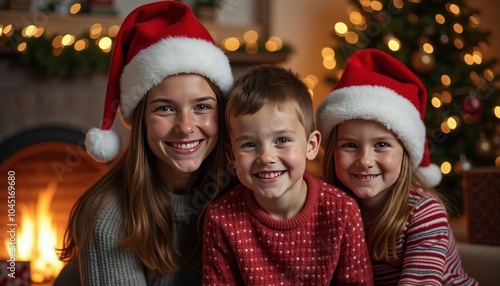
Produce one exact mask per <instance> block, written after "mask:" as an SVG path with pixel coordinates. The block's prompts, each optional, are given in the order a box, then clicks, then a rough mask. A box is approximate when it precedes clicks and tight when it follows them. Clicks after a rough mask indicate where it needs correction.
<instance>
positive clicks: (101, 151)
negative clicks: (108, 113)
mask: <svg viewBox="0 0 500 286" xmlns="http://www.w3.org/2000/svg"><path fill="white" fill-rule="evenodd" d="M85 147H86V148H87V153H88V154H89V155H90V156H91V157H92V158H94V160H96V161H98V162H102V163H105V162H108V161H111V160H113V159H114V158H116V156H118V153H120V139H119V138H118V135H116V133H115V132H114V131H112V130H102V129H99V128H91V129H90V130H89V131H88V132H87V136H85Z"/></svg>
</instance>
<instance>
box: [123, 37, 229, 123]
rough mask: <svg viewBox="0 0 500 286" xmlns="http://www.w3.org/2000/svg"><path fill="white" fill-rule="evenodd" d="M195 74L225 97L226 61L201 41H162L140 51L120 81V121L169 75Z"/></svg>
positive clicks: (125, 118) (127, 118)
mask: <svg viewBox="0 0 500 286" xmlns="http://www.w3.org/2000/svg"><path fill="white" fill-rule="evenodd" d="M180 73H195V74H199V75H202V76H205V77H207V78H208V79H210V80H212V81H213V82H214V83H215V84H216V85H217V86H218V87H219V88H220V89H221V91H222V92H223V93H224V94H226V93H228V92H229V90H230V88H231V87H232V84H233V74H232V71H231V66H230V65H229V60H228V58H227V57H226V55H225V54H224V52H223V51H222V50H220V49H219V48H218V47H217V46H215V45H214V44H212V43H211V42H208V41H206V40H202V39H194V38H187V37H176V38H166V39H162V40H160V41H159V42H157V43H155V44H153V45H151V46H149V47H147V48H145V49H143V50H141V51H140V52H139V53H138V54H137V55H136V56H135V57H134V58H132V59H131V60H130V62H129V63H128V64H127V65H126V66H125V67H124V69H123V72H122V75H121V79H120V88H121V95H120V102H121V104H120V108H121V113H120V114H121V116H122V119H124V121H125V122H126V123H129V124H130V116H131V115H132V112H133V110H134V109H135V107H136V106H137V104H138V103H139V101H140V100H141V99H142V98H143V97H144V96H145V95H146V93H147V92H148V91H149V90H150V89H151V88H153V87H154V86H156V85H158V84H160V83H161V82H162V80H163V79H164V78H165V77H167V76H171V75H176V74H180Z"/></svg>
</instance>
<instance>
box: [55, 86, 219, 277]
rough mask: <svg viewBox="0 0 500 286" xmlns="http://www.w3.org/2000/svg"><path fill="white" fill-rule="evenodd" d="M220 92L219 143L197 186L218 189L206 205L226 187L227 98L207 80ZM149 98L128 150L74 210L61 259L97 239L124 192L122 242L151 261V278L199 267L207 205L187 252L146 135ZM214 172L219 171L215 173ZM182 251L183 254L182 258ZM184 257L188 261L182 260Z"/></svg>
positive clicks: (136, 114)
mask: <svg viewBox="0 0 500 286" xmlns="http://www.w3.org/2000/svg"><path fill="white" fill-rule="evenodd" d="M207 81H208V83H209V85H210V87H211V88H212V90H214V92H215V94H216V96H217V99H218V100H217V108H218V128H219V136H218V143H217V145H216V147H215V149H214V150H213V151H212V153H211V154H210V155H209V156H208V157H207V158H206V159H205V160H204V162H203V164H202V166H201V167H200V169H199V170H198V174H200V175H199V176H198V178H197V180H196V183H195V186H194V187H193V188H192V191H193V192H194V191H201V189H202V188H197V186H204V185H207V184H210V185H212V186H215V191H214V192H210V193H207V194H205V193H204V195H207V196H210V197H209V200H208V201H207V202H206V204H205V206H204V207H206V206H207V204H208V203H209V202H210V201H211V200H213V199H214V198H215V197H217V196H218V195H219V194H220V193H221V191H222V188H223V187H227V186H224V184H227V182H226V183H222V179H221V178H220V176H219V174H221V173H222V172H223V170H224V166H225V164H224V163H225V161H224V144H222V142H223V138H224V137H225V126H224V120H223V117H224V112H223V111H224V99H223V97H222V94H221V92H220V90H219V89H218V88H217V87H216V86H215V85H214V84H213V83H212V82H211V81H209V80H207ZM145 102H146V97H144V98H143V99H142V100H141V102H139V104H138V106H137V107H136V109H135V110H134V113H133V115H132V116H133V117H132V127H131V136H130V144H129V147H128V148H127V150H126V151H125V153H124V155H123V156H122V157H121V158H119V159H118V160H117V162H116V163H115V164H114V165H113V166H112V168H111V170H110V171H109V172H108V173H106V174H105V175H104V176H103V177H102V178H101V179H100V180H98V181H97V182H96V183H95V184H94V185H93V186H92V187H90V188H89V190H87V191H86V192H85V193H84V194H83V195H82V196H81V197H80V198H79V199H78V201H77V202H76V204H75V205H74V206H73V209H72V211H71V214H70V218H69V223H68V227H67V229H66V232H65V235H64V246H63V248H62V249H59V250H58V251H59V258H60V259H61V260H62V261H69V260H71V259H72V258H74V256H75V255H76V254H77V253H78V252H79V251H81V250H82V248H83V247H84V245H85V244H86V243H87V242H88V241H90V242H91V243H93V241H92V240H93V230H94V223H95V221H96V219H97V215H98V214H99V212H100V210H101V209H102V208H103V206H104V205H105V204H106V203H107V202H108V201H109V200H110V198H111V197H112V196H114V195H116V196H118V197H119V202H120V207H121V209H122V210H123V218H124V219H123V228H122V229H123V233H122V234H123V235H122V236H120V238H119V239H120V240H119V242H118V244H119V246H122V247H125V248H127V249H130V250H132V251H133V252H134V253H135V254H136V255H137V256H138V257H139V259H140V260H141V262H142V263H143V264H144V266H146V267H147V268H148V269H149V271H150V272H148V275H150V276H151V277H155V276H161V275H169V274H172V273H173V272H175V271H178V270H180V269H185V268H194V267H195V266H196V265H198V264H199V263H200V256H201V234H202V231H201V227H202V225H203V224H202V223H200V222H201V221H202V220H203V214H204V210H205V208H204V209H202V210H200V215H199V217H198V224H191V225H194V227H195V228H196V229H192V230H191V231H192V232H193V235H190V236H189V237H185V238H183V239H184V240H189V239H191V240H192V242H193V244H192V245H195V247H194V248H193V249H192V251H191V253H188V254H186V253H184V254H182V256H181V253H180V252H179V251H178V250H177V249H176V247H175V245H174V240H175V239H174V237H173V236H174V231H173V221H174V215H173V212H172V206H171V205H170V199H169V196H168V193H167V192H165V189H164V188H163V187H162V183H161V180H160V179H159V173H158V171H157V168H156V165H155V162H156V160H157V157H156V156H155V155H154V154H153V153H152V151H151V150H150V149H149V147H148V144H147V139H146V126H145V123H144V113H145V109H146V104H145ZM214 174H217V175H216V176H214ZM177 256H181V258H182V259H176V257H177ZM179 260H182V265H179V262H178V261H179Z"/></svg>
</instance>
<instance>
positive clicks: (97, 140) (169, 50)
mask: <svg viewBox="0 0 500 286" xmlns="http://www.w3.org/2000/svg"><path fill="white" fill-rule="evenodd" d="M181 73H194V74H199V75H202V76H204V77H206V78H208V79H209V80H211V81H212V82H213V83H214V84H215V85H217V86H218V87H219V88H220V90H221V91H222V93H223V94H227V93H228V92H229V89H230V88H231V86H232V84H233V75H232V71H231V67H230V65H229V60H228V58H227V57H226V55H225V54H224V52H223V51H222V50H220V49H219V48H218V47H217V46H216V44H215V43H214V41H213V39H212V37H211V36H210V33H209V32H208V31H207V29H206V28H205V27H204V26H203V24H202V23H201V22H200V21H199V20H198V19H197V18H196V17H195V16H194V14H193V12H192V11H191V10H190V9H189V7H188V6H187V5H185V4H183V3H180V2H176V1H160V2H156V3H151V4H146V5H143V6H140V7H138V8H137V9H135V10H134V11H132V12H131V13H130V14H129V15H128V16H127V17H126V18H125V20H124V21H123V23H122V25H121V28H120V31H119V32H118V35H117V37H116V42H115V46H114V50H113V55H112V58H111V65H110V69H109V75H108V87H107V90H106V100H105V104H104V115H103V121H102V126H101V129H98V128H92V129H91V130H90V131H89V132H88V133H87V136H86V140H85V146H86V148H87V152H88V153H89V154H90V156H92V157H93V158H94V159H95V160H96V161H100V162H107V161H110V160H112V159H114V158H115V157H116V156H117V155H118V153H119V152H120V143H119V139H118V136H117V135H116V133H114V132H113V131H112V130H111V126H112V124H113V120H114V118H115V116H116V112H117V110H119V111H120V116H121V118H122V120H123V122H124V123H125V125H127V126H130V124H131V117H132V114H133V112H134V109H135V108H136V106H137V104H138V103H139V102H140V101H141V99H142V98H143V97H144V96H145V95H146V93H147V92H148V91H149V90H150V89H151V88H153V87H154V86H156V85H158V84H159V83H161V82H162V80H163V79H164V78H165V77H168V76H171V75H176V74H181Z"/></svg>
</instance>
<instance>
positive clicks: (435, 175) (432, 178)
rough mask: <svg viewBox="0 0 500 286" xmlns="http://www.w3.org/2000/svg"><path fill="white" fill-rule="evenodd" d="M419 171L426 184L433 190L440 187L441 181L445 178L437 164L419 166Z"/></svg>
mask: <svg viewBox="0 0 500 286" xmlns="http://www.w3.org/2000/svg"><path fill="white" fill-rule="evenodd" d="M417 171H418V172H419V175H420V177H421V179H423V180H424V181H425V183H426V184H427V185H428V186H429V187H431V188H434V187H435V186H437V185H439V183H440V182H441V179H442V178H443V175H442V174H441V170H440V169H439V166H438V165H436V164H430V165H429V166H427V167H424V166H419V167H418V168H417Z"/></svg>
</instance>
